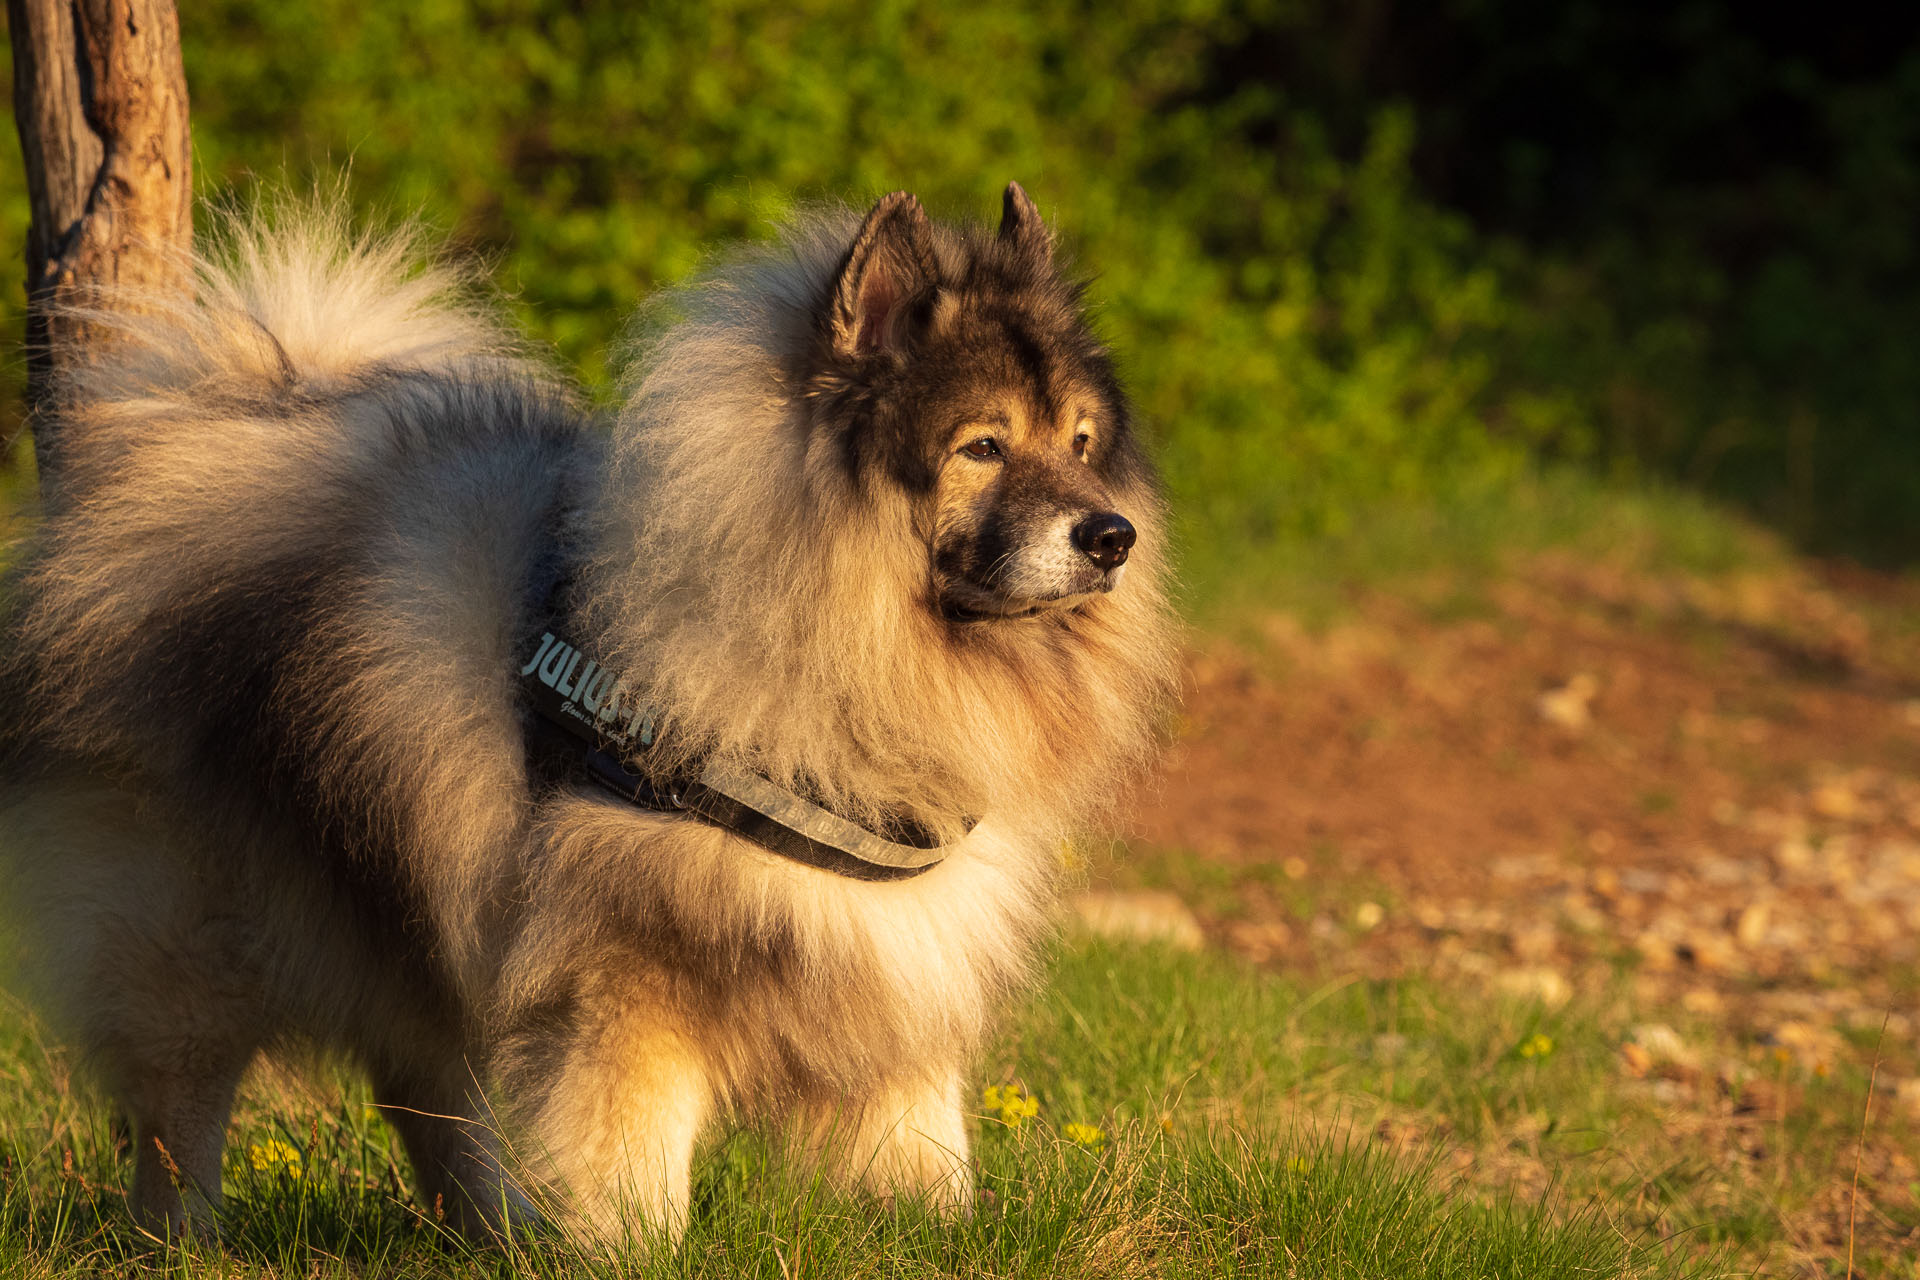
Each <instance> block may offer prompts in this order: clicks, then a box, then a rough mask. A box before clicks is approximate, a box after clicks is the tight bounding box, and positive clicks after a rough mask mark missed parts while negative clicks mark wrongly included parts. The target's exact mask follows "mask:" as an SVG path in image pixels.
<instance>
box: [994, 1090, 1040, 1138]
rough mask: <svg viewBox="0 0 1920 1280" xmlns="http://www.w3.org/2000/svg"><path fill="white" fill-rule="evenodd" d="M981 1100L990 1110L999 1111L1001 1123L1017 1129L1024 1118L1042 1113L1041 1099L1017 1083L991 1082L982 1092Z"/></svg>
mask: <svg viewBox="0 0 1920 1280" xmlns="http://www.w3.org/2000/svg"><path fill="white" fill-rule="evenodd" d="M980 1102H981V1105H983V1106H984V1107H985V1108H986V1109H987V1110H988V1111H997V1112H999V1113H1000V1123H1001V1124H1004V1125H1006V1126H1007V1127H1008V1128H1009V1129H1017V1128H1019V1127H1020V1122H1021V1121H1022V1120H1025V1119H1027V1118H1028V1117H1030V1116H1036V1115H1038V1114H1040V1099H1038V1098H1035V1097H1032V1096H1030V1095H1028V1094H1026V1093H1024V1092H1022V1091H1021V1088H1020V1086H1019V1085H1017V1084H1008V1085H998V1084H990V1085H988V1086H987V1087H986V1089H985V1090H983V1091H982V1092H981V1094H980Z"/></svg>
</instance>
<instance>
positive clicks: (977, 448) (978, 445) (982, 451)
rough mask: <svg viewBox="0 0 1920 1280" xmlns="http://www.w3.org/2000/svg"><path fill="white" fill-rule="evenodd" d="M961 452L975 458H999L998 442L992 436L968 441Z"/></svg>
mask: <svg viewBox="0 0 1920 1280" xmlns="http://www.w3.org/2000/svg"><path fill="white" fill-rule="evenodd" d="M962 449H963V452H965V453H967V454H970V455H971V456H973V457H976V458H997V457H999V456H1000V442H999V441H998V440H995V439H994V438H993V437H992V436H981V437H980V438H979V439H978V440H969V441H968V442H967V443H966V444H965V445H964V446H963V447H962Z"/></svg>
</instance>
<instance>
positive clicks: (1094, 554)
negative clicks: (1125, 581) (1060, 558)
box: [1073, 511, 1139, 569]
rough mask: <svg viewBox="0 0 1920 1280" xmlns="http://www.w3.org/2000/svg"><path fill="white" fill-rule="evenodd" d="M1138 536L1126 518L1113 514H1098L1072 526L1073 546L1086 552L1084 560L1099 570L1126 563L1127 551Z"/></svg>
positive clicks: (1113, 512) (1106, 512) (1114, 512)
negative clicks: (1090, 562) (1092, 563)
mask: <svg viewBox="0 0 1920 1280" xmlns="http://www.w3.org/2000/svg"><path fill="white" fill-rule="evenodd" d="M1138 536H1139V535H1138V534H1136V533H1134V531H1133V526H1132V525H1130V524H1128V523H1127V518H1126V517H1125V516H1123V515H1121V514H1120V513H1119V512H1117V511H1102V512H1101V513H1100V514H1099V515H1096V516H1088V517H1087V518H1086V519H1085V520H1082V521H1081V522H1080V523H1079V524H1077V525H1075V526H1073V545H1074V546H1076V547H1079V548H1080V549H1081V550H1082V551H1084V552H1086V553H1087V559H1089V560H1091V561H1093V562H1094V563H1095V564H1097V565H1099V566H1100V567H1101V568H1102V569H1112V568H1114V567H1116V566H1118V565H1123V564H1125V563H1126V562H1127V551H1128V549H1129V548H1131V547H1132V546H1133V540H1134V539H1135V538H1136V537H1138Z"/></svg>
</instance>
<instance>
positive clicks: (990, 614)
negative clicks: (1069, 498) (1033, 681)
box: [939, 564, 1127, 622]
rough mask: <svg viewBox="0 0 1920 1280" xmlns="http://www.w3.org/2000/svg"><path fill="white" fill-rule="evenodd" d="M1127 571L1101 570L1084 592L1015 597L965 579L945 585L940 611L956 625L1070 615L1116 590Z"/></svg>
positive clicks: (1116, 569)
mask: <svg viewBox="0 0 1920 1280" xmlns="http://www.w3.org/2000/svg"><path fill="white" fill-rule="evenodd" d="M1126 571H1127V567H1126V566H1125V565H1124V564H1122V565H1116V566H1114V567H1113V568H1111V569H1106V570H1102V571H1100V572H1099V573H1098V574H1097V575H1095V576H1094V578H1093V580H1092V581H1091V582H1090V583H1088V584H1086V585H1085V586H1084V587H1082V588H1081V589H1080V590H1069V591H1061V592H1058V593H1056V594H1052V595H1041V596H1034V595H1024V594H1021V595H1015V594H1010V593H1008V592H1005V591H995V590H993V589H992V588H990V587H983V586H981V585H980V584H979V583H976V582H971V581H968V580H966V579H964V578H962V579H955V580H952V581H949V582H947V583H945V584H943V585H942V588H941V590H940V593H939V602H940V612H941V613H942V614H943V615H944V616H945V617H946V618H948V619H949V620H950V621H953V622H997V621H1005V620H1008V619H1012V618H1032V617H1036V616H1038V615H1041V614H1059V613H1070V612H1072V611H1073V610H1075V609H1078V608H1080V607H1081V606H1082V605H1084V604H1086V603H1087V602H1088V601H1090V600H1094V599H1097V598H1098V597H1100V596H1103V595H1106V594H1108V593H1109V592H1111V591H1113V590H1114V588H1116V587H1118V586H1119V585H1120V579H1121V578H1122V577H1123V576H1124V575H1125V574H1126ZM1075 585H1076V586H1078V585H1079V584H1075Z"/></svg>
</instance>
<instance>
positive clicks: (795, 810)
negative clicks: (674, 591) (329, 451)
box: [516, 557, 951, 880]
mask: <svg viewBox="0 0 1920 1280" xmlns="http://www.w3.org/2000/svg"><path fill="white" fill-rule="evenodd" d="M535 579H536V581H535V582H534V584H533V591H532V593H531V596H532V599H533V602H534V616H535V617H536V618H537V619H539V621H538V622H537V623H536V624H535V628H534V630H533V631H532V632H531V633H530V634H529V636H528V638H527V640H526V641H525V643H524V644H523V646H522V648H521V650H520V661H519V665H518V667H517V669H516V670H517V676H518V679H519V682H520V690H521V697H522V698H523V700H524V701H525V703H526V708H527V710H528V711H529V712H531V714H530V715H528V716H526V717H525V719H526V725H527V749H528V756H529V758H530V759H531V760H533V761H536V762H538V763H539V764H540V765H541V766H542V767H543V769H544V771H545V772H547V773H548V774H550V775H557V776H561V777H571V778H578V777H582V776H584V777H586V778H589V779H591V780H592V781H594V782H596V783H598V784H599V785H600V786H602V787H604V788H606V789H607V790H609V791H611V792H613V793H614V794H615V795H618V796H620V797H621V798H622V799H624V800H625V801H627V803H629V804H632V805H636V806H638V807H640V808H643V809H649V810H653V811H656V812H662V813H685V814H687V815H689V816H691V817H695V818H698V819H701V820H704V821H706V822H710V823H712V824H714V825H715V826H719V827H724V828H725V829H727V830H728V831H731V832H733V833H734V834H735V835H738V836H740V837H742V838H744V839H747V840H751V841H752V842H753V843H755V844H757V845H759V846H761V847H762V848H765V849H768V850H770V851H772V852H774V853H777V854H779V855H781V856H782V857H786V858H791V859H793V860H794V861H796V862H801V863H805V864H806V865H808V866H812V867H818V868H820V869H821V870H823V871H830V872H833V873H834V874H836V875H842V876H847V877H850V878H852V879H856V880H902V879H906V878H909V877H912V876H917V875H920V874H921V873H922V872H925V871H930V870H932V869H933V868H934V867H936V866H938V865H939V864H940V863H941V862H942V861H944V860H945V858H946V857H947V855H948V853H949V852H950V851H951V846H947V845H941V844H940V843H939V842H938V841H937V839H936V838H935V837H934V836H933V835H932V833H930V832H927V831H926V830H925V829H924V828H921V827H920V826H919V825H918V824H917V823H914V822H911V821H909V820H904V819H903V820H900V821H898V822H895V823H892V824H890V827H891V831H890V834H889V835H884V836H883V835H880V834H878V833H876V832H873V831H870V830H868V829H867V828H865V827H863V826H860V825H859V824H857V823H855V822H851V821H849V820H848V819H846V818H843V817H841V816H840V815H839V814H837V813H834V812H833V811H832V810H830V809H827V808H825V807H823V806H821V805H819V804H816V803H814V802H813V801H811V800H808V799H806V798H804V797H802V796H800V795H797V794H795V793H794V792H792V791H789V790H787V789H786V788H785V787H782V786H779V785H778V784H776V783H774V782H772V781H770V780H768V779H766V778H763V777H761V776H760V775H758V774H756V773H751V772H748V771H746V770H743V769H737V768H729V767H727V766H725V765H721V764H718V763H715V762H713V761H701V762H699V763H697V764H696V765H695V766H694V767H693V768H692V769H691V770H688V771H686V772H684V773H682V774H678V775H675V776H672V777H665V778H663V777H661V776H658V775H659V771H657V770H649V769H648V768H647V757H648V753H649V752H651V751H653V750H654V749H655V747H656V745H657V742H658V738H657V733H658V728H659V717H658V716H657V715H656V714H655V711H654V709H653V708H652V707H649V706H647V705H646V704H645V703H643V702H642V701H640V700H639V698H638V697H637V696H636V695H635V694H634V693H633V691H632V690H631V688H630V686H629V685H628V683H627V682H626V681H625V680H624V679H622V678H621V676H620V674H619V673H617V672H615V671H612V670H609V669H608V668H606V667H604V666H602V665H601V664H600V663H599V661H598V660H597V659H595V658H594V657H593V656H592V655H591V654H590V653H589V652H587V650H586V648H585V646H584V645H582V644H581V643H580V642H579V641H578V640H577V639H575V638H573V637H574V634H575V633H574V632H573V631H572V630H571V628H570V627H569V618H568V611H567V609H566V607H565V598H566V594H567V591H566V588H567V580H566V575H565V574H564V573H563V572H562V571H561V570H560V568H559V566H558V559H557V557H552V558H551V560H550V563H549V564H547V565H545V566H543V568H542V570H541V571H540V572H538V573H536V575H535ZM894 833H897V834H898V836H899V838H898V839H896V838H892V835H893V834H894Z"/></svg>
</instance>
